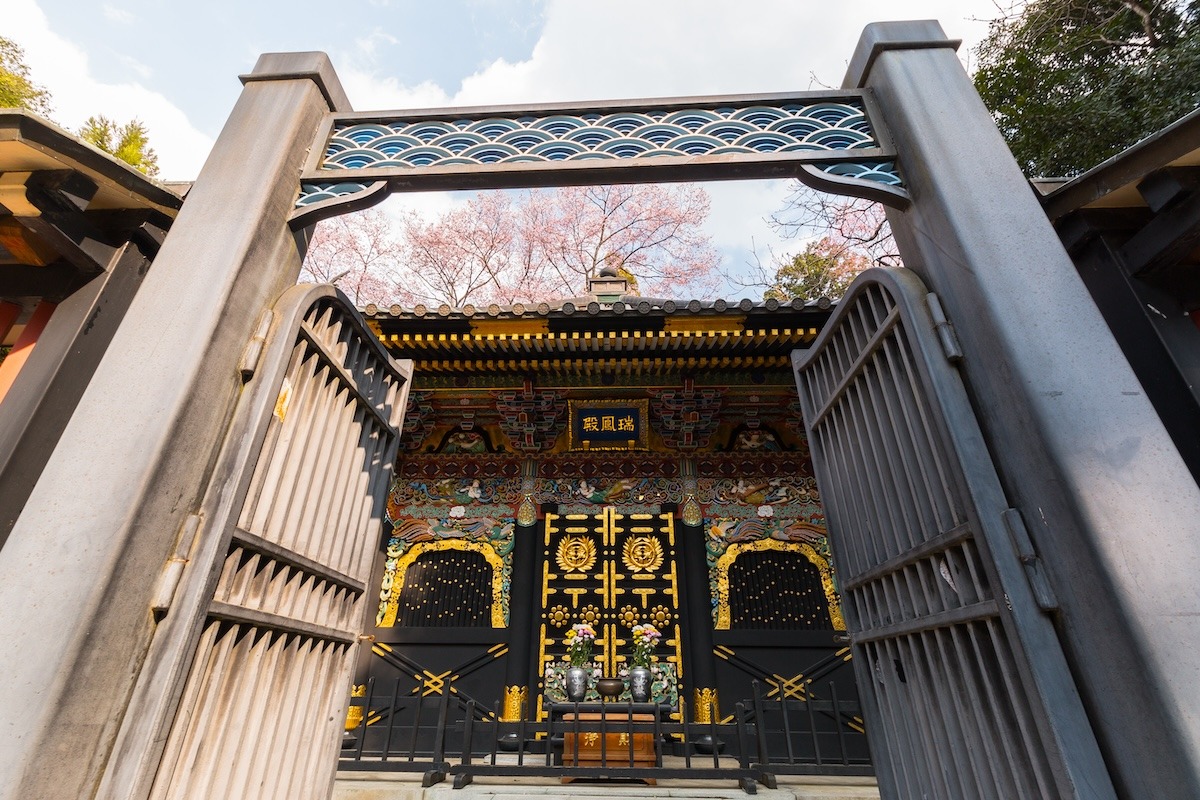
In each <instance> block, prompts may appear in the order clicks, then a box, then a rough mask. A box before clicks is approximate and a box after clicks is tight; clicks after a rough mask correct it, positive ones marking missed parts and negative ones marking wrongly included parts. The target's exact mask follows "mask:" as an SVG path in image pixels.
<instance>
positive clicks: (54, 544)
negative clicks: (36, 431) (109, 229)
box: [0, 53, 349, 800]
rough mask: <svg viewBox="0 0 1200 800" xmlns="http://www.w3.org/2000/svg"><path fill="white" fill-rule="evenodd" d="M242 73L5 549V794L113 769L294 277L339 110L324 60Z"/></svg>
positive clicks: (0, 647) (72, 784)
mask: <svg viewBox="0 0 1200 800" xmlns="http://www.w3.org/2000/svg"><path fill="white" fill-rule="evenodd" d="M243 80H244V82H245V88H244V90H243V91H242V95H241V97H240V99H239V100H238V102H237V105H236V106H235V108H234V110H233V113H232V115H231V116H230V118H229V121H228V123H227V124H226V126H225V128H224V130H223V131H222V133H221V135H220V137H219V138H218V140H217V142H216V145H215V146H214V148H213V151H212V154H211V155H210V156H209V158H208V161H207V162H206V164H205V166H204V168H203V170H202V171H201V173H200V176H199V178H198V179H197V181H196V183H195V185H194V186H193V188H192V190H191V191H190V193H189V194H188V196H187V200H186V202H185V203H184V206H183V209H182V211H181V212H180V214H179V216H178V218H177V220H176V222H175V224H174V226H173V227H172V229H171V231H170V234H169V235H168V237H167V239H166V241H165V243H164V244H163V247H162V249H161V251H160V253H159V255H158V258H157V259H156V260H155V261H154V264H153V268H152V269H151V271H150V273H149V274H148V275H147V277H146V278H145V281H144V283H143V284H142V287H141V289H140V291H139V292H138V294H137V296H136V297H135V298H134V300H133V302H132V304H131V305H130V307H129V311H128V313H127V315H126V317H125V319H124V321H123V322H122V324H121V326H120V328H119V329H118V330H117V332H116V334H115V336H114V337H113V339H112V344H111V346H110V347H109V349H108V351H107V353H106V354H105V356H104V358H103V360H102V361H101V363H100V365H99V367H98V368H97V370H96V373H95V376H94V378H93V379H92V381H91V383H90V385H89V386H88V388H87V390H86V392H85V393H84V395H83V397H82V399H81V400H80V403H79V406H78V409H77V411H76V412H75V414H74V416H73V417H72V418H71V421H70V423H69V424H68V425H67V427H66V429H65V431H64V433H63V435H62V438H61V440H60V442H59V444H58V446H57V448H56V449H55V451H54V453H53V455H52V456H51V457H50V460H49V462H48V463H47V465H46V467H45V470H44V471H43V473H42V476H41V478H40V480H39V481H38V483H37V485H36V487H35V488H34V489H33V492H32V493H31V495H30V496H29V499H28V502H27V503H26V505H25V508H24V510H23V512H22V513H21V516H20V518H19V519H18V520H17V522H16V525H15V526H14V528H13V530H12V534H11V536H10V537H9V540H8V542H7V544H6V545H5V547H4V549H3V550H0V675H3V676H4V678H3V680H0V798H22V800H30V798H41V797H92V796H94V794H95V792H96V790H97V789H96V787H97V786H99V785H100V783H101V781H102V779H104V777H105V775H106V773H107V772H108V771H109V770H110V769H111V768H112V766H113V764H112V763H110V762H111V761H115V760H116V759H110V754H111V753H112V748H113V745H114V741H115V737H116V735H117V732H118V729H119V727H120V726H121V724H122V721H123V717H124V716H125V713H126V710H127V708H128V703H129V701H130V697H131V693H132V692H133V688H134V685H135V683H136V681H137V679H138V676H139V669H140V667H141V666H142V664H143V660H144V658H145V656H146V653H147V651H148V648H149V647H150V644H151V642H152V640H153V638H154V636H155V634H156V622H155V618H154V616H153V614H152V611H151V606H152V601H153V598H154V596H155V592H156V590H161V588H162V587H161V586H160V585H159V581H160V576H161V575H162V574H163V571H164V565H165V564H166V562H167V560H168V559H169V558H170V557H171V555H172V552H173V550H174V549H175V547H176V541H177V540H178V539H179V537H180V535H181V528H182V527H183V526H184V523H185V520H186V519H187V518H188V516H189V514H192V513H193V512H195V511H196V510H197V504H198V502H199V497H200V494H201V492H203V490H204V488H205V486H206V484H207V483H208V482H209V481H210V479H212V477H213V476H212V475H211V471H212V469H213V464H214V461H215V457H216V450H217V447H218V445H219V443H220V441H221V439H222V436H223V433H224V431H225V429H226V427H227V426H228V425H229V421H230V417H231V414H232V410H233V407H234V403H235V402H236V400H237V398H238V395H239V391H240V388H241V380H240V375H239V369H238V364H239V360H240V358H241V356H242V353H243V351H244V350H245V348H246V345H247V342H248V341H249V340H250V339H251V337H252V336H253V335H254V328H255V326H256V325H258V324H259V318H260V314H261V312H262V311H263V309H264V308H266V307H267V306H268V305H270V304H271V303H272V302H273V301H274V300H275V298H276V297H277V296H278V295H279V294H280V292H281V291H282V290H283V289H284V288H286V287H287V286H289V285H291V284H292V283H294V282H295V279H296V276H297V274H298V272H299V269H300V262H301V258H302V253H301V252H300V250H299V249H298V247H297V244H296V240H295V238H294V236H293V234H292V232H291V231H290V229H289V228H288V225H287V217H288V214H289V213H290V212H291V210H292V208H293V205H294V203H295V199H296V195H297V191H298V188H299V187H298V175H299V173H300V169H301V166H302V162H303V159H304V158H305V156H306V154H307V152H308V149H309V148H310V147H311V145H312V142H313V141H314V140H315V136H316V130H317V127H318V125H319V124H320V121H321V120H322V117H323V115H324V114H325V113H327V112H328V111H330V110H331V109H333V110H339V111H347V110H349V103H348V102H347V100H346V97H345V94H344V92H343V91H342V89H341V86H340V84H339V83H338V80H337V78H336V76H335V75H334V73H333V69H332V67H331V66H330V64H329V60H328V58H327V57H326V56H325V55H324V54H322V53H295V54H267V55H264V56H262V57H261V58H260V59H259V61H258V64H257V65H256V66H255V68H254V71H253V72H252V73H251V74H250V75H247V76H245V77H244V78H243ZM199 524H200V534H199V535H200V536H203V535H204V528H203V525H204V523H203V521H202V520H201V521H200V523H199ZM218 563H219V562H218ZM193 566H196V567H200V568H216V566H217V564H213V565H193ZM159 745H160V746H161V742H160V743H159ZM127 755H128V754H127ZM114 792H115V793H119V792H118V791H117V790H116V789H114Z"/></svg>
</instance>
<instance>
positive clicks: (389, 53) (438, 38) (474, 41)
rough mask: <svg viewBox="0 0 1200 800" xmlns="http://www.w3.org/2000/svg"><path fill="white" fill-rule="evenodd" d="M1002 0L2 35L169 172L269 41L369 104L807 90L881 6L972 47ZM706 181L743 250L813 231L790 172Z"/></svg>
mask: <svg viewBox="0 0 1200 800" xmlns="http://www.w3.org/2000/svg"><path fill="white" fill-rule="evenodd" d="M995 14H996V8H995V5H994V3H993V2H992V0H842V2H836V3H828V2H826V3H817V2H814V1H813V0H741V2H727V1H724V2H718V1H717V0H605V2H602V3H598V2H592V3H584V2H580V0H434V1H432V2H431V1H430V0H425V2H419V1H413V0H337V2H326V3H316V2H312V0H291V2H280V1H278V0H240V1H239V2H233V1H232V0H206V1H205V2H200V3H195V2H187V3H185V2H170V1H169V0H168V1H166V2H164V0H100V1H99V2H97V1H96V0H87V1H86V2H84V1H82V0H6V1H5V11H4V14H3V17H2V22H0V35H4V36H6V37H8V38H10V39H13V40H15V41H16V42H17V43H18V44H19V45H21V46H22V47H23V48H24V49H25V52H26V62H27V63H28V65H29V67H30V69H31V71H32V73H33V77H34V79H35V80H37V81H38V82H40V83H42V84H43V85H44V86H46V88H48V89H49V90H50V91H51V93H52V94H53V99H54V106H55V111H54V119H55V121H56V122H58V123H59V124H60V125H62V126H64V127H67V128H72V129H74V128H78V127H79V125H80V124H81V123H82V122H83V121H84V119H86V118H87V117H88V116H89V115H91V114H96V113H104V114H107V115H109V116H111V117H114V118H117V119H121V120H124V119H130V118H134V117H137V118H139V119H141V120H142V121H143V122H144V123H145V124H146V125H147V127H148V128H149V130H150V135H151V142H152V144H153V146H154V148H155V150H156V151H157V153H158V155H159V164H160V167H161V170H162V172H161V177H162V178H163V179H166V180H191V179H193V178H194V177H195V176H196V174H197V173H198V172H199V169H200V166H201V165H202V164H203V160H204V157H205V155H206V154H207V152H208V149H209V148H210V147H211V145H212V142H213V140H214V139H215V138H216V136H217V135H218V133H219V132H220V129H221V126H222V125H223V124H224V121H225V118H226V116H227V115H228V113H229V110H230V109H231V108H232V106H233V103H234V101H235V100H236V99H237V96H238V92H239V91H240V89H241V85H240V83H239V82H238V79H237V76H238V75H239V74H241V73H244V72H248V71H249V70H250V68H251V67H252V66H253V64H254V61H255V59H256V58H257V56H258V54H259V53H262V52H270V51H288V50H323V51H325V52H327V53H329V55H330V57H331V58H332V60H333V63H334V66H335V67H336V69H337V71H338V74H339V77H340V78H341V80H342V83H343V84H344V85H345V87H346V90H347V93H348V94H349V96H350V99H351V102H352V103H353V104H354V107H355V108H356V109H359V110H367V109H402V108H427V107H431V106H454V105H480V104H491V103H521V102H550V101H571V100H604V99H613V98H625V97H663V96H680V95H704V94H724V93H745V92H783V91H803V90H807V89H817V88H820V87H821V86H822V85H833V86H836V85H838V84H840V82H841V79H842V75H843V73H844V72H845V67H846V62H847V60H848V59H849V57H850V55H851V53H852V52H853V49H854V45H855V43H856V42H857V40H858V35H859V33H860V32H861V30H862V27H863V26H864V25H865V24H867V23H868V22H871V21H875V20H882V19H928V18H933V19H938V20H940V21H941V23H942V26H943V28H944V29H945V30H946V32H947V34H948V35H950V36H951V37H954V38H962V39H963V40H964V47H963V48H962V50H960V55H961V56H963V57H964V58H968V57H969V55H968V51H969V48H970V47H971V46H973V45H974V44H975V43H976V42H977V41H978V40H979V39H980V38H981V37H982V36H983V35H984V33H985V32H986V23H985V22H984V21H983V20H986V19H989V18H991V17H993V16H995ZM708 188H709V191H710V194H711V195H712V198H713V213H712V216H711V218H710V222H709V226H708V227H709V232H710V234H711V235H712V236H713V239H714V242H715V243H716V244H717V246H718V247H719V249H720V250H721V252H722V254H723V257H724V258H725V260H726V266H727V267H728V268H731V269H735V270H736V269H737V268H738V267H739V266H740V265H744V264H745V263H748V262H749V261H751V260H752V259H753V253H752V252H751V245H752V242H753V246H754V247H755V248H757V250H758V251H759V252H760V255H764V256H765V255H766V252H765V251H766V249H767V248H768V247H770V248H772V249H773V250H775V251H777V252H779V251H784V250H787V249H792V250H795V249H798V247H799V245H798V244H797V243H795V242H781V241H779V240H778V239H777V237H776V236H775V234H774V233H773V232H772V231H771V230H770V229H769V227H768V226H767V225H766V223H765V222H764V218H765V217H766V216H768V215H769V214H770V213H771V212H772V211H775V210H777V209H778V208H779V207H780V206H781V205H782V202H783V198H784V197H785V195H786V193H787V188H786V184H785V182H783V181H768V182H734V183H723V184H710V185H709V187H708ZM396 202H403V203H407V204H409V205H412V206H415V207H418V208H421V209H423V210H426V211H429V212H434V211H437V210H440V209H444V208H447V207H449V206H450V205H452V204H453V203H455V202H456V198H454V197H453V196H449V195H444V194H441V195H422V196H412V195H409V196H406V197H405V198H401V199H399V200H393V201H389V203H396ZM733 294H734V293H733V290H732V289H730V290H729V292H728V293H727V295H728V296H731V297H732V296H733Z"/></svg>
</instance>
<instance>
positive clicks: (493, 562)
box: [380, 539, 505, 628]
mask: <svg viewBox="0 0 1200 800" xmlns="http://www.w3.org/2000/svg"><path fill="white" fill-rule="evenodd" d="M447 550H470V551H472V552H475V553H479V554H480V555H482V556H483V558H484V560H485V561H487V563H488V566H490V567H491V568H492V627H493V628H503V627H505V624H504V559H503V558H501V557H500V555H499V554H497V553H496V550H495V548H493V547H492V546H491V545H490V544H486V543H483V542H467V541H463V540H462V539H439V540H438V541H435V542H418V543H417V544H414V545H413V546H412V547H410V548H408V550H406V551H405V553H404V555H402V556H400V558H399V559H398V560H397V561H396V569H395V577H394V578H393V580H392V595H391V598H390V599H389V600H388V604H387V609H386V610H385V613H384V616H383V620H382V622H381V623H380V627H392V626H393V625H395V624H396V614H397V613H398V612H399V610H400V590H401V589H403V588H404V578H405V575H406V574H407V573H408V568H409V567H410V566H412V564H413V562H415V561H416V560H417V559H418V558H420V557H421V556H422V555H424V554H425V553H435V552H445V551H447Z"/></svg>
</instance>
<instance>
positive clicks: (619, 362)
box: [413, 355, 791, 375]
mask: <svg viewBox="0 0 1200 800" xmlns="http://www.w3.org/2000/svg"><path fill="white" fill-rule="evenodd" d="M790 365H791V359H790V357H789V356H786V355H778V356H755V355H732V356H678V357H665V358H664V357H662V356H655V357H653V358H637V357H629V356H622V357H620V358H563V359H557V360H553V361H545V360H541V359H525V358H497V359H491V358H488V359H476V358H447V359H424V358H420V357H418V358H415V359H413V371H414V372H415V373H417V374H426V375H427V374H430V373H435V372H456V373H461V372H490V373H497V372H541V373H560V374H561V373H568V374H579V375H591V374H595V373H600V372H611V373H615V374H617V375H642V374H652V373H656V372H662V371H663V370H674V369H687V370H693V369H783V368H787V367H789V366H790Z"/></svg>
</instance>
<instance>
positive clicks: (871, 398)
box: [793, 269, 1115, 800]
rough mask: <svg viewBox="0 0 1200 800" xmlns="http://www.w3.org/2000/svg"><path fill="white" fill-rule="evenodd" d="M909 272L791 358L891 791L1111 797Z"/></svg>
mask: <svg viewBox="0 0 1200 800" xmlns="http://www.w3.org/2000/svg"><path fill="white" fill-rule="evenodd" d="M959 358H961V354H960V353H959V352H958V348H957V344H956V342H955V339H954V333H953V329H952V328H951V327H950V325H949V323H948V322H947V321H946V320H945V317H944V315H943V314H941V311H940V305H939V303H938V301H937V298H936V296H934V295H932V294H929V293H928V292H927V290H926V288H925V287H924V285H923V284H922V283H921V281H920V279H919V278H917V276H916V275H914V274H912V273H911V272H908V271H907V270H903V269H901V270H878V269H877V270H870V271H868V272H866V273H864V274H863V275H862V276H860V277H859V278H858V280H856V281H855V283H854V285H853V286H852V287H851V288H850V290H849V291H848V292H847V294H846V297H845V298H844V299H843V300H842V302H841V304H840V306H839V308H838V310H837V313H836V314H835V315H834V317H833V318H832V319H831V320H830V322H829V324H828V325H827V326H826V328H825V330H824V331H823V332H822V334H821V336H820V337H819V338H818V339H817V341H816V342H815V343H814V345H813V347H812V348H811V349H810V350H807V351H797V352H796V353H794V354H793V362H794V364H795V366H796V370H797V386H798V390H799V393H800V402H801V407H802V409H803V414H804V423H805V426H806V428H807V430H808V437H809V443H810V446H811V448H812V459H813V465H814V468H815V470H816V476H817V480H818V482H819V484H820V488H821V496H822V497H823V498H824V501H825V508H826V515H827V520H828V524H829V531H830V542H831V544H832V549H833V555H834V561H835V565H836V568H837V572H838V574H839V576H840V584H841V586H840V588H841V591H842V607H843V612H844V614H845V618H846V623H847V628H848V632H849V634H850V637H851V642H852V646H853V648H854V659H853V663H854V666H855V670H856V674H857V677H858V685H859V691H860V692H861V695H862V699H863V703H864V709H865V711H866V722H867V730H868V734H869V737H870V741H871V749H872V754H873V756H874V761H875V765H876V769H877V774H878V778H879V784H880V790H881V793H882V794H883V796H884V797H886V798H904V799H907V798H918V797H923V798H946V799H947V800H964V799H965V798H997V799H998V800H999V799H1002V798H1051V797H1053V798H1113V797H1115V793H1114V791H1113V787H1112V784H1111V780H1110V778H1109V776H1108V773H1107V770H1106V768H1105V764H1104V761H1103V759H1102V758H1101V755H1100V752H1099V750H1098V748H1097V745H1096V741H1095V738H1094V736H1093V733H1092V728H1091V725H1090V723H1089V721H1088V718H1087V716H1086V714H1085V712H1084V709H1083V706H1082V704H1081V702H1080V698H1079V695H1078V693H1077V691H1076V688H1075V684H1074V681H1073V679H1072V676H1071V674H1070V671H1069V669H1068V665H1067V662H1066V660H1065V658H1064V655H1063V651H1062V649H1061V647H1060V645H1059V642H1058V639H1057V636H1056V634H1055V630H1054V626H1053V623H1052V619H1051V616H1050V615H1051V614H1052V613H1053V612H1054V611H1055V609H1056V605H1057V604H1056V601H1055V597H1054V592H1053V590H1052V587H1051V586H1050V585H1049V584H1048V582H1047V581H1046V579H1045V576H1044V574H1043V572H1042V571H1041V567H1040V564H1039V561H1038V558H1037V553H1036V551H1035V550H1034V547H1033V545H1032V543H1031V542H1030V540H1029V537H1028V535H1027V533H1026V530H1025V526H1024V524H1023V522H1022V517H1021V514H1020V513H1019V512H1018V511H1017V510H1016V509H1014V508H1010V507H1009V505H1008V503H1007V502H1006V500H1005V496H1004V492H1003V490H1002V489H1001V486H1000V482H999V479H998V478H997V475H996V471H995V468H994V467H993V465H992V459H991V457H990V455H989V453H988V450H987V446H986V444H985V441H984V439H983V436H982V434H981V433H980V428H979V425H978V422H977V420H976V418H975V416H974V412H973V410H972V408H971V405H970V403H969V401H968V397H967V393H966V390H965V387H964V385H963V382H962V379H961V377H960V376H959V373H958V371H957V370H956V369H955V368H954V367H953V365H952V362H954V361H955V360H957V359H959Z"/></svg>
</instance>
